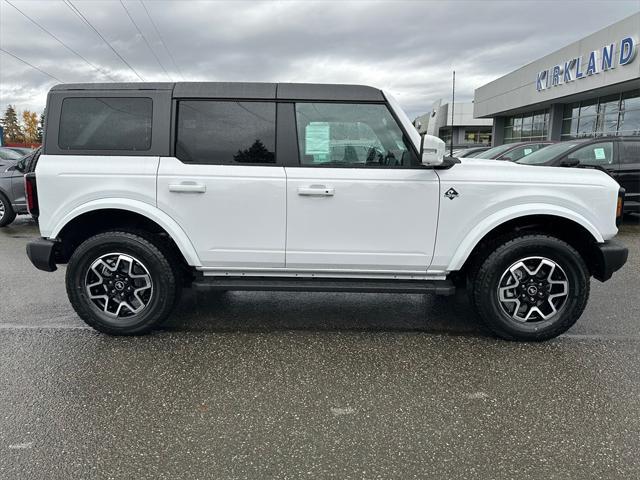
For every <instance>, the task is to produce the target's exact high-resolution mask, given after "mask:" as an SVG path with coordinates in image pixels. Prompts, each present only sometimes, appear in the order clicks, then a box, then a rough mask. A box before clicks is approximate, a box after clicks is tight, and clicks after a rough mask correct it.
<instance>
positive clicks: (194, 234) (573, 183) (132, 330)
mask: <svg viewBox="0 0 640 480" xmlns="http://www.w3.org/2000/svg"><path fill="white" fill-rule="evenodd" d="M47 112H48V117H47V122H46V123H45V125H46V126H45V128H46V132H45V144H44V147H43V153H42V155H41V156H40V158H39V160H38V162H37V166H36V167H35V172H31V173H27V174H26V175H25V183H26V186H27V198H28V203H29V210H30V211H31V212H32V214H34V215H39V217H38V218H39V222H40V223H39V227H40V233H41V235H42V238H41V239H38V240H34V241H31V242H29V244H28V246H27V254H28V256H29V258H30V260H31V262H32V263H33V264H34V265H35V266H36V267H37V268H39V269H41V270H45V271H53V270H55V269H56V268H57V265H58V264H67V268H66V277H65V278H66V286H67V293H68V296H69V299H70V302H71V304H72V305H73V307H74V309H75V310H76V312H77V313H78V315H79V316H80V317H81V318H82V319H83V320H84V321H85V322H86V323H87V324H88V325H91V326H92V327H94V328H95V329H97V330H100V331H102V332H106V333H110V334H116V335H131V334H141V333H145V332H149V331H150V330H152V329H153V328H155V327H157V326H158V325H160V323H161V322H162V321H163V320H165V319H166V318H167V317H168V316H169V315H170V313H171V311H172V309H173V308H174V306H175V305H176V304H177V303H178V299H179V297H180V292H181V289H182V288H183V287H185V286H197V287H199V288H208V289H213V290H287V291H292V290H295V291H352V292H379V293H384V292H394V293H398V292H407V293H427V292H431V293H436V294H445V295H449V294H451V293H453V292H454V290H455V288H456V285H460V284H466V285H468V287H469V288H468V291H469V294H470V297H471V302H472V305H473V306H474V308H475V309H476V310H477V311H478V313H479V315H480V317H481V319H482V320H483V321H484V322H485V323H486V324H487V325H488V326H489V328H491V329H492V330H493V331H494V332H495V333H496V334H497V335H499V336H502V337H504V338H507V339H512V340H544V339H549V338H552V337H555V336H557V335H559V334H561V333H562V332H564V331H566V330H567V329H569V328H570V327H571V326H572V325H573V324H574V323H575V322H576V320H577V319H578V317H580V315H581V314H582V312H583V310H584V308H585V306H586V303H587V299H588V297H589V282H590V277H591V276H594V277H595V278H597V279H598V280H600V281H605V280H608V279H609V278H610V277H611V276H612V274H613V273H614V272H615V271H616V270H618V269H619V268H621V267H622V265H623V264H624V263H625V262H626V259H627V249H626V247H624V246H623V245H621V244H619V243H617V242H616V241H615V240H613V237H614V236H615V235H616V233H617V231H618V229H617V225H618V222H619V219H620V216H619V213H620V212H619V209H618V206H619V204H620V202H621V201H622V199H623V192H621V191H620V187H619V185H618V184H617V183H616V182H615V181H614V180H613V179H612V178H611V177H609V176H608V175H607V174H606V173H604V172H601V171H598V170H592V169H590V170H587V169H567V171H566V172H563V174H562V175H558V170H557V169H556V168H548V167H533V166H527V165H521V164H518V163H514V162H495V161H492V160H479V159H475V158H469V159H462V160H460V159H457V158H454V157H446V156H445V144H444V142H443V141H442V140H440V139H438V138H436V137H432V136H428V135H427V136H423V137H420V135H419V134H418V132H417V131H416V129H415V128H414V127H413V125H412V124H411V121H410V120H409V118H408V117H407V116H406V114H405V113H404V112H403V111H402V109H401V108H400V106H399V105H398V103H397V102H396V100H395V99H394V98H393V97H392V96H391V95H389V94H388V93H386V92H383V91H381V90H378V89H375V88H371V87H365V86H355V85H305V84H286V83H281V84H260V83H180V82H179V83H154V84H146V83H128V84H96V85H92V84H64V85H59V86H55V87H53V88H52V89H51V91H50V92H49V95H48V99H47ZM276 139H277V142H276ZM350 142H351V143H352V145H351V146H353V147H361V146H363V145H368V146H374V147H375V148H373V153H372V155H369V153H370V152H368V151H367V154H366V155H364V151H361V152H360V153H361V154H359V153H358V149H357V148H356V149H355V150H356V151H355V155H354V154H353V153H354V152H351V153H348V147H349V146H350V145H349V143H350ZM276 143H277V149H276ZM335 146H339V148H338V149H336V148H335ZM340 152H342V153H340Z"/></svg>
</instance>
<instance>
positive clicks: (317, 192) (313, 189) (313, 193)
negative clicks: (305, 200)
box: [298, 185, 336, 197]
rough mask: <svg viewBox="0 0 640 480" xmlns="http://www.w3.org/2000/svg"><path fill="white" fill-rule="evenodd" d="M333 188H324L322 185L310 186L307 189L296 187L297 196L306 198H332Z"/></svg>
mask: <svg viewBox="0 0 640 480" xmlns="http://www.w3.org/2000/svg"><path fill="white" fill-rule="evenodd" d="M335 192H336V191H335V189H334V188H333V187H326V186H324V185H311V186H309V187H298V195H303V196H307V197H333V195H334V194H335Z"/></svg>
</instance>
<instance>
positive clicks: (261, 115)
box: [176, 100, 276, 165]
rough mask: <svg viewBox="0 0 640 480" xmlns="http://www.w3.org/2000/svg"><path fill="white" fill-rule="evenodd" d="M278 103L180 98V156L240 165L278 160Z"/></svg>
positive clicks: (178, 153) (182, 158) (199, 161)
mask: <svg viewBox="0 0 640 480" xmlns="http://www.w3.org/2000/svg"><path fill="white" fill-rule="evenodd" d="M275 145H276V104H275V103H273V102H227V101H217V100H183V101H180V102H178V128H177V136H176V156H177V157H178V158H179V159H180V160H182V161H184V162H193V163H203V164H215V165H221V164H222V165H237V164H258V165H260V164H270V163H275V162H276V156H275V150H276V147H275Z"/></svg>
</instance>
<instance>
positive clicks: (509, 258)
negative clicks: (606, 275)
mask: <svg viewBox="0 0 640 480" xmlns="http://www.w3.org/2000/svg"><path fill="white" fill-rule="evenodd" d="M533 256H540V257H546V258H548V259H550V260H552V261H554V262H555V263H557V264H558V265H559V266H560V267H561V268H562V269H563V270H564V273H565V274H566V276H567V280H568V282H569V293H568V296H567V299H566V301H565V303H564V305H563V306H562V307H561V308H560V309H559V310H558V312H557V313H556V314H555V315H553V317H551V318H550V319H548V320H543V321H539V322H520V321H518V320H515V319H513V318H512V317H511V316H509V315H508V314H507V313H506V312H505V311H504V310H503V308H502V306H501V304H500V301H499V299H498V293H497V292H498V287H499V282H500V279H501V278H502V275H503V274H504V273H505V272H506V270H507V269H508V268H509V267H510V266H511V265H513V264H514V263H516V262H517V261H519V260H522V259H524V258H527V257H533ZM486 262H490V265H489V268H487V269H486V272H485V274H484V278H478V280H479V281H480V283H481V285H482V288H481V289H480V291H478V292H476V302H477V305H478V307H479V308H480V309H481V310H482V312H481V314H483V317H484V318H485V320H486V321H487V323H489V326H490V327H491V328H492V329H493V330H494V331H497V333H499V334H500V335H501V336H505V337H509V338H511V339H523V340H544V339H547V338H550V337H553V336H556V335H559V334H560V333H563V332H564V331H566V330H568V329H569V328H570V327H571V326H572V325H573V324H574V323H575V321H576V320H577V319H578V317H579V316H580V314H581V313H582V311H583V309H584V307H585V304H586V297H587V296H588V282H589V274H588V271H587V269H586V266H585V265H584V262H583V261H582V259H581V257H580V255H579V254H578V252H576V251H575V250H574V249H573V248H571V247H570V246H569V245H567V244H566V243H564V242H562V241H559V240H557V239H554V238H550V237H544V236H534V237H529V238H523V239H521V240H515V241H513V243H511V244H508V245H504V246H502V247H499V248H498V249H497V250H496V251H495V252H494V253H493V254H492V255H490V256H489V258H488V259H487V260H486ZM478 295H479V296H480V297H479V298H478Z"/></svg>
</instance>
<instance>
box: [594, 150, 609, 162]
mask: <svg viewBox="0 0 640 480" xmlns="http://www.w3.org/2000/svg"><path fill="white" fill-rule="evenodd" d="M593 153H594V154H595V156H596V160H606V159H607V156H606V155H605V153H604V148H596V149H594V150H593Z"/></svg>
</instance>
